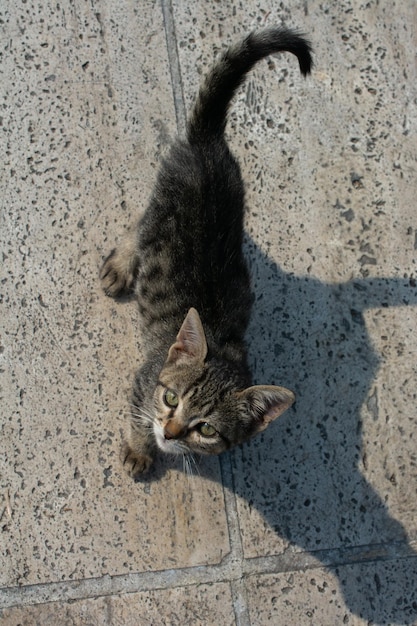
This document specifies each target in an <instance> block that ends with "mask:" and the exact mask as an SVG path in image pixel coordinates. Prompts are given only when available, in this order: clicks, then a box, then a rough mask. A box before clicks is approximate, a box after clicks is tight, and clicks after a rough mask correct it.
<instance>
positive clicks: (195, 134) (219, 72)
mask: <svg viewBox="0 0 417 626" xmlns="http://www.w3.org/2000/svg"><path fill="white" fill-rule="evenodd" d="M274 52H291V53H292V54H295V56H296V57H297V59H298V63H299V65H300V70H301V73H302V74H304V76H306V75H307V74H309V73H310V71H311V67H312V64H313V62H312V58H311V45H310V43H309V42H308V41H307V40H306V39H304V37H302V36H301V35H300V34H299V33H297V32H296V31H294V30H290V29H287V28H269V29H267V30H262V31H259V32H253V33H251V34H250V35H248V36H247V37H245V39H243V40H242V41H240V42H239V43H237V44H236V45H234V46H232V47H230V48H229V49H228V50H226V52H225V53H224V54H223V55H222V56H221V58H220V60H219V61H218V63H217V64H216V65H215V66H214V67H213V69H212V70H211V71H210V72H209V74H208V75H207V77H206V79H205V81H204V83H203V85H202V87H201V89H200V92H199V94H198V97H197V101H196V103H195V106H194V109H193V111H192V113H191V117H190V120H189V122H188V126H187V137H188V140H189V141H190V143H198V142H201V141H207V140H210V138H213V137H215V136H217V137H219V136H221V135H222V134H223V132H224V129H225V126H226V121H227V110H228V107H229V103H230V101H231V99H232V98H233V96H234V94H235V92H236V90H237V88H238V87H239V85H241V84H242V82H243V80H244V78H245V76H246V74H247V73H248V72H249V70H250V69H252V67H253V66H254V65H255V63H257V61H260V60H261V59H263V58H264V57H266V56H268V55H269V54H272V53H274Z"/></svg>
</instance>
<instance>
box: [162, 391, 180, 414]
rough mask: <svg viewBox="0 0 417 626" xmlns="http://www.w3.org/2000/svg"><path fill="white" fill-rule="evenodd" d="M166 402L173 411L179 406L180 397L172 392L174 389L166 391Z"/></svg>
mask: <svg viewBox="0 0 417 626" xmlns="http://www.w3.org/2000/svg"><path fill="white" fill-rule="evenodd" d="M164 402H165V404H166V405H167V406H169V407H170V408H171V409H175V407H177V406H178V402H179V400H178V396H177V394H176V393H175V391H172V389H166V390H165V393H164Z"/></svg>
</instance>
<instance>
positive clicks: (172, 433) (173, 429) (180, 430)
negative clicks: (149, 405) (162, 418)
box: [164, 421, 185, 439]
mask: <svg viewBox="0 0 417 626" xmlns="http://www.w3.org/2000/svg"><path fill="white" fill-rule="evenodd" d="M184 430H185V429H184V427H183V426H182V424H179V423H178V422H174V421H171V422H169V423H168V424H166V425H165V428H164V437H165V439H178V438H179V437H181V435H183V434H184Z"/></svg>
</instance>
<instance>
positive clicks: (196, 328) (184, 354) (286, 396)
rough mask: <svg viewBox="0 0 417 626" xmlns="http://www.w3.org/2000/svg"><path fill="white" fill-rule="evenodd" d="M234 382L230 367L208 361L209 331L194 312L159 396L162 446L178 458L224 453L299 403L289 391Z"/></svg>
mask: <svg viewBox="0 0 417 626" xmlns="http://www.w3.org/2000/svg"><path fill="white" fill-rule="evenodd" d="M234 378H236V377H235V374H234V372H233V371H232V370H231V368H230V365H225V364H222V363H218V362H216V361H213V360H207V344H206V339H205V335H204V331H203V327H202V324H201V321H200V318H199V316H198V313H197V312H196V311H195V310H194V309H191V310H190V312H189V313H188V315H187V317H186V319H185V321H184V324H183V326H182V327H181V330H180V332H179V334H178V336H177V340H176V342H175V344H173V345H172V346H171V348H170V350H169V354H168V359H167V361H166V363H165V365H164V367H163V369H162V371H161V373H160V377H159V381H158V384H157V386H156V389H155V392H154V395H153V401H152V405H153V406H152V408H151V411H152V418H153V429H154V435H155V439H156V442H157V445H158V447H159V448H160V449H161V450H162V451H163V452H168V453H174V454H181V453H186V452H196V453H198V454H219V453H220V452H223V451H224V450H227V449H229V448H231V447H232V446H234V445H236V444H238V443H241V442H243V441H245V440H247V439H248V438H250V437H251V436H253V435H254V434H256V433H257V432H259V431H261V430H264V429H265V428H266V427H267V426H268V424H269V423H270V422H271V421H272V420H274V419H275V418H276V417H278V416H279V415H281V413H283V412H284V411H285V410H286V409H287V408H288V407H289V406H290V405H291V404H292V403H293V401H294V394H293V393H292V392H291V391H289V390H288V389H285V388H283V387H275V386H253V387H249V388H247V389H240V388H237V387H236V383H235V382H234Z"/></svg>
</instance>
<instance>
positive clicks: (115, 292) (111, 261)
mask: <svg viewBox="0 0 417 626" xmlns="http://www.w3.org/2000/svg"><path fill="white" fill-rule="evenodd" d="M100 280H101V285H102V287H103V289H104V292H105V293H106V295H107V296H110V297H112V298H116V297H117V296H120V295H122V294H123V293H126V292H128V291H130V290H131V289H132V287H133V283H134V281H135V275H134V266H133V267H132V263H131V260H130V259H126V258H125V257H124V256H123V255H122V254H120V252H119V251H118V250H112V252H110V254H109V256H108V257H107V259H105V261H104V263H103V265H102V266H101V270H100Z"/></svg>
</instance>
